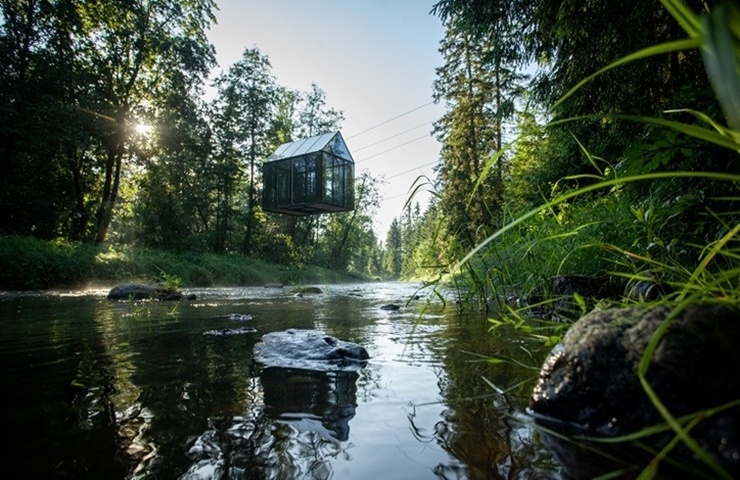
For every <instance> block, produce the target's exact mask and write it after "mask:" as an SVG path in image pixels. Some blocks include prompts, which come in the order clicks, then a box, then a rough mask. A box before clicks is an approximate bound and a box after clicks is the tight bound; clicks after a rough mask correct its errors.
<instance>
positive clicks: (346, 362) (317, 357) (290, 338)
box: [253, 329, 370, 372]
mask: <svg viewBox="0 0 740 480" xmlns="http://www.w3.org/2000/svg"><path fill="white" fill-rule="evenodd" d="M253 352H254V358H255V360H256V361H257V362H259V363H261V364H263V365H265V366H266V367H282V368H300V369H304V370H315V371H322V372H326V371H353V370H358V369H360V368H362V367H364V366H365V365H366V364H367V359H368V358H370V356H369V355H368V353H367V350H365V348H363V347H361V346H360V345H357V344H356V343H351V342H345V341H343V340H338V339H336V338H334V337H332V336H329V335H327V334H325V333H324V332H321V331H318V330H299V329H289V330H286V331H284V332H272V333H268V334H266V335H264V336H263V337H262V341H261V342H260V343H258V344H257V345H255V346H254V351H253Z"/></svg>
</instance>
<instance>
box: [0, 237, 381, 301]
mask: <svg viewBox="0 0 740 480" xmlns="http://www.w3.org/2000/svg"><path fill="white" fill-rule="evenodd" d="M369 280H370V279H369V278H367V277H365V276H363V275H360V274H353V273H348V272H337V271H332V270H327V269H325V268H321V267H316V266H310V265H303V266H288V265H275V264H270V263H266V262H263V261H260V260H258V259H255V258H250V257H245V256H242V255H215V254H198V253H172V252H164V251H158V250H149V249H142V248H135V247H129V246H126V247H114V246H109V245H108V246H95V245H88V244H81V243H72V242H67V241H61V240H59V241H56V240H55V241H42V240H37V239H34V238H30V237H21V236H4V237H0V290H45V289H51V288H82V287H89V286H108V285H113V284H116V283H121V282H132V281H137V282H143V283H168V282H173V281H175V282H177V283H178V284H179V285H180V286H182V287H212V286H223V287H229V286H250V285H264V284H267V283H280V284H285V285H296V284H306V283H346V282H362V281H369Z"/></svg>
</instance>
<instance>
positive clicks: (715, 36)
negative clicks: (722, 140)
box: [702, 3, 740, 130]
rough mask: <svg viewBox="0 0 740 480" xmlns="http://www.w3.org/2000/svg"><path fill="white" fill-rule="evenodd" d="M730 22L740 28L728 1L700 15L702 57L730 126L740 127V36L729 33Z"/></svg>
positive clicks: (738, 14) (738, 16)
mask: <svg viewBox="0 0 740 480" xmlns="http://www.w3.org/2000/svg"><path fill="white" fill-rule="evenodd" d="M733 26H734V27H735V29H736V30H737V29H740V11H739V10H738V9H737V7H735V6H734V5H732V4H731V3H725V4H723V5H719V6H718V7H717V8H715V9H714V11H713V12H712V13H711V14H710V15H707V16H705V17H704V18H702V27H703V28H702V41H703V43H704V48H703V49H702V57H703V58H704V66H705V67H706V70H707V75H708V76H709V81H710V82H711V83H712V87H713V88H714V91H715V92H716V93H717V97H718V98H719V102H720V105H721V106H722V110H723V111H724V113H725V115H726V116H727V119H728V122H729V124H730V126H731V127H732V128H734V129H735V130H740V72H739V71H738V69H739V64H738V51H740V39H739V38H737V37H736V36H735V35H733V33H734V32H733V31H732V27H733Z"/></svg>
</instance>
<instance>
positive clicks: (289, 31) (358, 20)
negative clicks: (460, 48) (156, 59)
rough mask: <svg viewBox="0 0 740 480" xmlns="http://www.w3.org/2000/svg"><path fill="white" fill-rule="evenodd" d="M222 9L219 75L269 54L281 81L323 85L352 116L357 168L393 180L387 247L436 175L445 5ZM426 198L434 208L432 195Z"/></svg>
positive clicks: (252, 1) (233, 1)
mask: <svg viewBox="0 0 740 480" xmlns="http://www.w3.org/2000/svg"><path fill="white" fill-rule="evenodd" d="M217 3H218V7H219V11H218V12H216V17H217V21H218V24H217V25H215V26H213V28H212V29H211V32H210V35H209V38H210V41H211V43H212V44H213V45H214V46H215V48H216V55H217V60H218V63H219V68H218V69H217V70H216V72H214V73H216V74H217V73H219V72H220V71H223V70H226V69H228V67H229V66H230V65H231V64H233V63H234V62H236V61H237V60H239V58H240V57H241V55H242V53H243V51H244V50H245V49H247V48H254V47H256V48H258V49H259V50H260V52H261V53H262V54H263V55H267V56H268V57H269V59H270V63H271V64H272V74H273V75H274V76H275V79H276V81H277V83H278V84H279V85H283V86H285V87H288V88H292V89H296V90H300V91H304V92H306V91H309V89H310V87H311V83H316V84H317V85H318V86H319V87H320V88H321V89H322V90H323V91H324V93H325V94H326V103H327V105H328V106H329V107H331V108H334V109H337V110H341V111H342V112H344V116H345V120H344V123H343V126H342V136H343V137H344V139H345V140H346V142H347V145H348V147H349V149H350V152H352V156H353V157H354V159H355V163H356V167H355V168H356V170H357V172H358V173H359V172H362V171H363V170H369V171H370V172H371V173H372V174H373V175H374V176H376V177H377V176H380V175H383V174H384V175H385V178H386V183H385V184H384V185H382V187H381V194H382V196H383V202H382V203H381V207H380V210H379V212H378V216H377V219H376V222H375V232H376V234H377V235H378V238H379V240H381V241H385V237H386V233H387V231H388V227H389V225H390V223H391V221H392V219H393V218H394V217H400V216H401V213H402V208H403V205H404V202H405V201H406V199H407V194H408V192H409V190H410V188H411V186H412V184H413V182H414V180H415V179H416V178H417V177H419V176H420V175H427V176H428V177H430V178H433V175H434V172H433V170H432V168H433V167H434V165H435V164H436V163H437V160H438V157H439V148H440V145H439V143H438V142H437V141H436V140H434V139H433V138H432V136H431V134H430V132H431V130H432V122H433V121H436V120H437V119H438V118H439V117H440V116H441V115H442V113H443V107H442V106H440V105H436V104H433V103H431V101H432V83H433V82H434V79H435V68H437V67H440V66H441V65H442V58H441V56H440V54H439V52H438V46H439V42H440V40H441V39H442V37H443V35H444V29H443V28H442V25H441V22H440V21H439V19H438V18H437V17H434V16H432V15H430V14H429V11H430V10H431V8H432V5H434V3H435V1H434V0H218V2H217ZM396 117H399V118H396ZM384 122H387V123H384ZM381 124H382V125H381ZM375 127H377V128H375ZM368 129H372V130H369V131H367V130H368ZM416 199H418V200H419V201H420V203H421V205H422V208H424V207H425V206H426V204H427V202H428V195H419V196H417V197H416Z"/></svg>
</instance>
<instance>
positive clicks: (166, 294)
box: [108, 283, 182, 300]
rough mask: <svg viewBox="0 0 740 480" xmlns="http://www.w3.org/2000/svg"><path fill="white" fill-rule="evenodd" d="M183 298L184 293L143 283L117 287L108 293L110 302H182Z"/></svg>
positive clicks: (125, 284)
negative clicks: (152, 300)
mask: <svg viewBox="0 0 740 480" xmlns="http://www.w3.org/2000/svg"><path fill="white" fill-rule="evenodd" d="M181 298H182V293H181V292H178V291H176V290H172V289H168V288H161V287H153V286H150V285H143V284H141V283H124V284H121V285H116V286H115V287H113V288H112V289H111V290H110V292H108V300H148V299H157V300H180V299H181Z"/></svg>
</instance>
